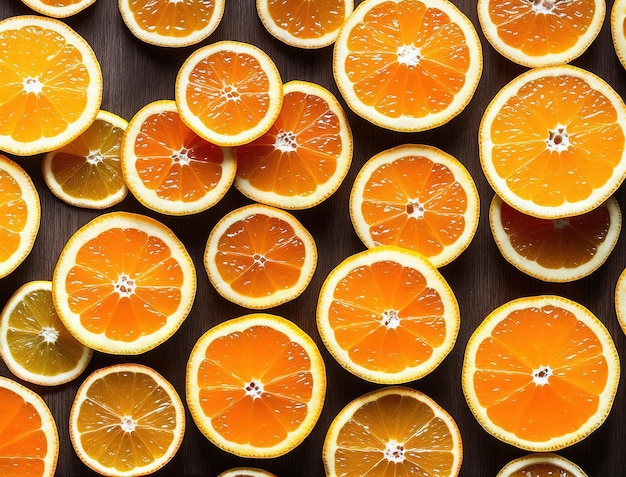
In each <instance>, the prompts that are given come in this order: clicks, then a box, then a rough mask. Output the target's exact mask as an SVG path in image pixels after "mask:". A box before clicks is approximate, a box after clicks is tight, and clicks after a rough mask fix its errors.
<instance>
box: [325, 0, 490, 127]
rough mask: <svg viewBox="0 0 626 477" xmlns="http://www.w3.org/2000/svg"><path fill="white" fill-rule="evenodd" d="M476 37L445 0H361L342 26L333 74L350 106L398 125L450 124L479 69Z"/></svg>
mask: <svg viewBox="0 0 626 477" xmlns="http://www.w3.org/2000/svg"><path fill="white" fill-rule="evenodd" d="M482 67H483V58H482V49H481V44H480V39H479V37H478V34H477V33H476V29H475V28H474V25H473V24H472V22H471V21H470V20H469V19H468V18H467V17H466V16H465V15H464V14H463V13H462V12H461V11H460V10H459V9H458V8H457V7H456V6H455V5H454V4H453V3H452V2H450V1H448V0H365V1H363V2H362V3H360V4H359V5H358V6H357V7H356V8H355V9H354V12H352V14H351V15H350V16H349V17H348V19H347V20H346V22H345V23H344V25H343V26H342V28H341V30H340V32H339V36H338V38H337V41H336V42H335V47H334V55H333V73H334V77H335V81H336V83H337V86H338V88H339V91H340V92H341V94H342V95H343V97H344V99H345V100H346V103H348V106H349V107H350V108H351V109H352V110H353V111H354V112H355V113H356V114H358V115H359V116H362V117H363V118H365V119H367V120H368V121H370V122H372V123H373V124H376V125H378V126H381V127H383V128H387V129H391V130H395V131H422V130H426V129H432V128H434V127H437V126H440V125H442V124H445V123H447V122H448V121H450V120H451V119H452V118H453V117H455V116H456V115H458V114H459V113H460V112H461V111H462V110H463V109H465V106H467V104H468V103H469V101H470V100H471V98H472V96H473V95H474V91H475V90H476V87H477V86H478V81H479V80H480V77H481V75H482Z"/></svg>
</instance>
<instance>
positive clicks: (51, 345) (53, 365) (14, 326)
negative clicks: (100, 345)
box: [6, 289, 84, 376]
mask: <svg viewBox="0 0 626 477" xmlns="http://www.w3.org/2000/svg"><path fill="white" fill-rule="evenodd" d="M6 339H7V342H8V344H9V347H10V349H11V357H12V359H13V360H14V361H15V362H16V363H17V364H19V365H20V366H22V367H23V368H25V369H27V370H28V371H30V372H32V373H36V374H38V375H42V376H57V375H59V374H61V373H66V372H70V371H72V370H74V369H75V368H76V365H77V363H78V362H79V361H81V359H82V356H83V353H84V346H83V345H82V344H81V343H79V342H78V341H77V340H76V338H74V337H73V336H72V335H71V334H70V333H69V332H68V331H67V329H66V328H65V326H64V325H63V323H62V322H61V319H60V318H59V316H58V315H57V314H56V312H55V311H54V306H53V304H52V292H51V290H46V289H36V290H32V291H31V292H30V293H28V294H27V295H25V296H24V297H23V299H22V301H20V302H19V303H18V304H17V306H16V307H15V308H14V309H13V311H12V312H11V314H10V315H9V318H8V331H7V337H6Z"/></svg>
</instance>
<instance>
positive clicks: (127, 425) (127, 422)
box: [120, 416, 137, 432]
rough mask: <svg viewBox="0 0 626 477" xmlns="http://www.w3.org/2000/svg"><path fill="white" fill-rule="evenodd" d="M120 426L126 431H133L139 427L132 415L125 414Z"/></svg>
mask: <svg viewBox="0 0 626 477" xmlns="http://www.w3.org/2000/svg"><path fill="white" fill-rule="evenodd" d="M120 427H121V428H122V430H123V431H124V432H133V431H134V430H135V428H136V427H137V421H135V420H134V419H133V418H132V417H130V416H123V417H122V421H121V422H120Z"/></svg>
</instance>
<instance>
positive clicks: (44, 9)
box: [22, 0, 96, 18]
mask: <svg viewBox="0 0 626 477" xmlns="http://www.w3.org/2000/svg"><path fill="white" fill-rule="evenodd" d="M22 2H23V3H24V5H26V6H27V7H29V8H31V9H33V10H35V11H36V12H38V13H41V14H42V15H47V16H49V17H54V18H67V17H70V16H72V15H75V14H76V13H78V12H82V11H83V10H84V9H85V8H87V7H89V6H90V5H93V4H94V3H95V2H96V0H22Z"/></svg>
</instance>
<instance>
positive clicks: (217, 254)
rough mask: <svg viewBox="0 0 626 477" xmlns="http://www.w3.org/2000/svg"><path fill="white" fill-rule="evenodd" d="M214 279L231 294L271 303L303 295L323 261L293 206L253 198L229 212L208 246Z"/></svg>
mask: <svg viewBox="0 0 626 477" xmlns="http://www.w3.org/2000/svg"><path fill="white" fill-rule="evenodd" d="M204 266H205V268H206V271H207V274H208V276H209V280H210V281H211V283H212V284H213V286H214V287H215V289H216V290H217V291H218V293H219V294H220V295H222V296H223V297H224V298H226V299H227V300H230V301H231V302H233V303H236V304H238V305H241V306H245V307H247V308H252V309H265V308H270V307H273V306H277V305H280V304H281V303H285V302H288V301H291V300H293V299H294V298H296V297H298V296H299V295H300V294H301V293H302V292H303V291H304V290H305V289H306V287H307V286H308V284H309V282H310V281H311V278H312V277H313V273H314V272H315V268H316V266H317V247H316V245H315V240H314V239H313V237H312V236H311V234H310V233H309V232H308V231H307V230H306V229H305V228H304V227H303V226H302V224H301V223H300V222H298V221H297V220H296V218H295V217H293V216H292V215H291V214H289V213H288V212H285V211H283V210H280V209H276V208H274V207H269V206H267V205H262V204H252V205H247V206H244V207H241V208H239V209H236V210H234V211H232V212H229V213H228V214H226V215H225V216H224V217H223V218H222V219H221V220H220V221H219V222H218V223H217V224H216V225H215V227H214V228H213V230H212V231H211V233H210V234H209V238H208V240H207V244H206V248H205V252H204Z"/></svg>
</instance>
